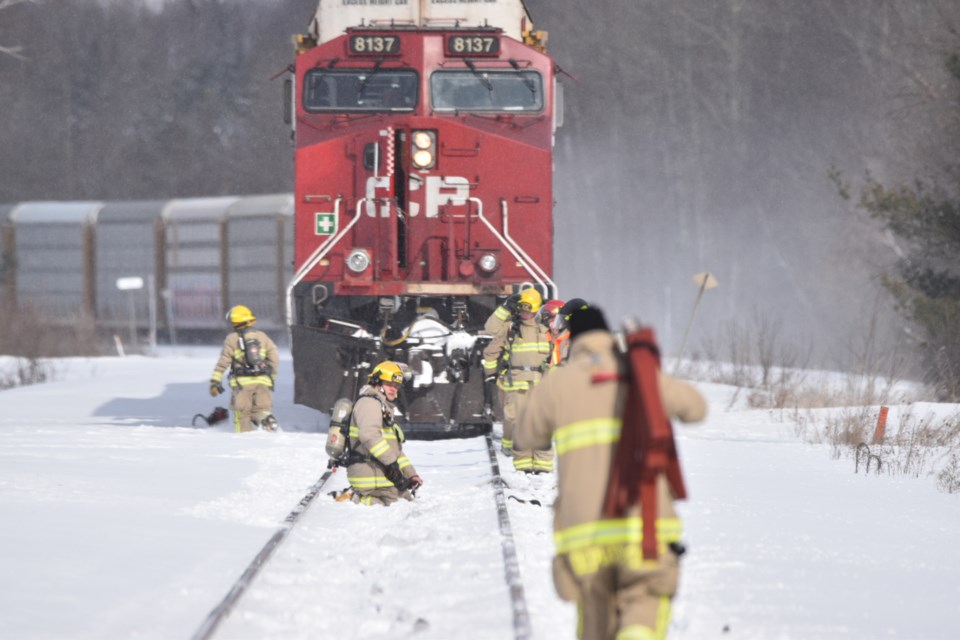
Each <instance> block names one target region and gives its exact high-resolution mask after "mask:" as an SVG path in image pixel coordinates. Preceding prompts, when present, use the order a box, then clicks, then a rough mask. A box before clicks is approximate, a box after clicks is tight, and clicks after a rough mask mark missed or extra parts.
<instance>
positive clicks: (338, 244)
mask: <svg viewBox="0 0 960 640" xmlns="http://www.w3.org/2000/svg"><path fill="white" fill-rule="evenodd" d="M545 40H546V34H545V33H543V32H537V31H534V30H533V27H532V23H531V20H530V16H529V14H528V13H527V11H526V8H525V7H524V5H523V2H522V0H486V1H485V2H483V3H477V2H468V1H467V0H458V1H455V2H446V3H435V2H433V0H411V1H410V2H395V3H392V4H389V5H388V4H376V5H374V3H372V2H371V3H369V4H367V3H365V4H363V5H354V4H353V3H347V2H345V1H344V0H321V1H320V3H319V7H318V9H317V13H316V16H315V19H314V20H313V22H312V26H311V30H310V33H309V34H308V35H304V36H298V38H297V57H296V63H295V65H294V67H293V72H294V77H293V78H292V79H291V81H290V82H289V83H288V88H289V93H288V95H289V96H290V98H291V101H290V105H289V106H290V114H291V116H292V122H293V127H294V141H295V166H296V180H295V201H296V204H295V214H294V215H295V234H296V236H295V246H294V277H293V279H292V281H291V283H290V286H289V288H288V290H287V299H288V323H289V324H290V328H291V334H292V339H293V343H292V353H293V359H294V372H295V376H296V383H295V401H296V402H298V403H300V404H305V405H308V406H311V407H314V408H316V409H318V410H321V411H324V412H329V411H330V409H331V407H332V406H333V405H334V403H335V402H336V400H337V399H339V398H342V397H346V398H354V397H355V396H356V393H357V391H358V390H359V388H360V386H362V384H363V383H364V381H365V380H366V375H367V374H368V373H369V371H370V369H371V368H372V367H373V366H374V365H375V364H376V363H377V362H379V361H381V360H383V359H391V360H394V361H397V362H398V363H402V364H404V365H405V366H406V370H407V375H406V381H405V384H404V386H403V391H402V393H401V400H400V403H399V405H400V406H401V407H402V410H403V411H404V413H405V417H406V419H407V421H408V423H409V425H410V427H411V431H412V432H414V434H415V435H418V436H419V437H431V436H433V437H439V436H444V435H466V434H468V433H473V432H476V431H478V430H485V429H486V428H488V427H489V424H490V423H491V422H492V421H493V420H494V406H495V405H496V403H495V402H493V399H492V398H491V397H490V393H489V392H488V391H487V392H485V389H484V384H483V373H482V368H481V352H482V350H483V346H484V344H485V339H484V337H483V336H482V335H481V334H480V332H481V330H482V328H483V324H484V322H485V320H486V319H487V317H488V316H489V315H490V314H491V313H492V312H493V311H494V309H495V308H496V306H497V304H498V303H499V301H500V300H502V299H503V298H504V297H506V296H509V295H511V294H512V293H514V292H516V291H518V290H520V289H522V288H525V287H529V286H534V287H537V288H538V289H539V290H540V291H541V293H542V294H543V295H544V297H545V298H549V297H555V296H556V287H555V285H554V283H553V281H552V261H553V255H552V252H553V248H552V245H553V224H552V209H553V189H552V174H553V152H552V150H553V140H554V133H555V130H556V127H557V124H558V120H557V117H556V114H557V108H556V105H557V104H558V102H559V95H558V93H559V87H558V85H557V83H556V78H555V66H554V62H553V60H552V59H551V58H550V57H549V56H548V55H547V54H546V53H545V48H544V43H545Z"/></svg>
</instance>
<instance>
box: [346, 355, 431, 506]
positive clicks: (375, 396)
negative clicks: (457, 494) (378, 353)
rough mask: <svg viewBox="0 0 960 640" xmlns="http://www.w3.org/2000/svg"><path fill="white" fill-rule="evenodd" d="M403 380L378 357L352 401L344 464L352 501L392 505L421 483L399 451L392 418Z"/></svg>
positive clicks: (397, 430)
mask: <svg viewBox="0 0 960 640" xmlns="http://www.w3.org/2000/svg"><path fill="white" fill-rule="evenodd" d="M401 384H403V371H402V370H401V369H400V366H399V365H397V363H395V362H391V361H389V360H386V361H384V362H381V363H380V364H378V365H377V366H376V367H374V368H373V371H371V372H370V376H369V378H368V379H367V385H366V386H364V387H363V388H362V389H360V397H359V399H358V400H357V402H356V404H355V405H354V406H353V415H352V417H351V419H350V437H349V453H348V454H347V456H348V457H347V459H346V466H347V480H348V481H349V482H350V490H351V491H352V493H353V496H352V500H353V501H354V502H357V503H360V504H366V505H372V504H382V505H390V504H393V503H394V502H396V501H397V500H399V499H400V498H403V499H404V500H411V499H412V498H413V495H412V494H411V492H412V491H415V490H416V489H417V488H419V487H420V486H421V485H422V484H423V480H422V479H421V478H420V476H419V475H417V470H416V469H414V468H413V465H412V464H411V463H410V460H409V459H408V458H407V456H405V455H404V454H403V441H404V436H403V430H402V429H401V428H400V425H398V424H397V423H396V422H395V421H394V419H393V417H394V406H393V402H394V400H396V399H397V393H399V391H400V385H401Z"/></svg>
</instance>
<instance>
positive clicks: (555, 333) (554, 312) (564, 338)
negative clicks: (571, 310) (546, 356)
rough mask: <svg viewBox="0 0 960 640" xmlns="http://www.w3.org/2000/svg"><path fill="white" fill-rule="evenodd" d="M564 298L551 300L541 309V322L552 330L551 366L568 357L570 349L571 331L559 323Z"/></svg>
mask: <svg viewBox="0 0 960 640" xmlns="http://www.w3.org/2000/svg"><path fill="white" fill-rule="evenodd" d="M563 304H564V303H563V300H549V301H547V302H545V303H543V308H542V309H540V322H542V323H543V326H545V327H546V328H547V329H548V330H549V331H550V366H551V367H555V366H557V365H558V364H560V363H561V362H562V361H564V360H565V359H566V356H567V352H568V351H569V349H570V332H569V331H567V329H566V326H561V325H560V324H558V323H557V318H558V317H560V309H561V308H563Z"/></svg>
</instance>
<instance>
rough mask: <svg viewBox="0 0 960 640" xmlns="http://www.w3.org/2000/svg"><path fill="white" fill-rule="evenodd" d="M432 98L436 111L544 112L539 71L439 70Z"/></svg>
mask: <svg viewBox="0 0 960 640" xmlns="http://www.w3.org/2000/svg"><path fill="white" fill-rule="evenodd" d="M430 99H431V102H432V103H433V108H434V109H435V110H436V111H510V112H516V111H541V110H542V109H543V78H542V77H541V75H540V74H539V73H538V72H536V71H487V70H466V71H437V72H435V73H434V74H433V75H431V76H430Z"/></svg>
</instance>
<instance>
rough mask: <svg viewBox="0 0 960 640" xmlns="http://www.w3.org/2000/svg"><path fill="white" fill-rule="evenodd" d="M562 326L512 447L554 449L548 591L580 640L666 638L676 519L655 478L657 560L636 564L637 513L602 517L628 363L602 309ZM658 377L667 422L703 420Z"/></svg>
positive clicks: (686, 390) (701, 412)
mask: <svg viewBox="0 0 960 640" xmlns="http://www.w3.org/2000/svg"><path fill="white" fill-rule="evenodd" d="M569 322H570V333H571V339H572V342H571V348H570V359H569V360H568V362H567V363H566V364H565V365H564V366H562V367H560V368H558V369H557V370H555V371H553V372H551V374H550V375H549V376H547V377H546V379H545V380H544V381H543V382H542V383H541V384H540V385H538V386H537V388H536V389H534V390H533V391H532V392H531V394H530V398H529V400H528V401H527V404H526V407H525V410H524V412H523V415H522V416H521V419H520V422H519V424H518V426H517V432H516V441H515V443H514V446H515V447H518V448H527V449H529V448H537V447H543V446H546V445H547V443H549V442H550V441H551V439H552V438H553V439H555V441H556V447H557V454H558V461H557V467H558V469H557V475H558V487H557V501H556V504H555V509H556V512H555V514H554V543H555V546H556V556H555V558H554V567H553V576H554V584H555V585H556V588H557V593H558V594H559V595H560V597H561V598H563V599H564V600H568V601H572V602H576V603H577V608H578V627H579V636H578V637H580V638H583V639H589V640H613V639H614V638H617V639H623V638H664V637H665V634H666V627H667V624H668V622H669V619H670V603H671V600H672V598H673V595H674V594H675V593H676V588H677V579H678V575H679V566H678V558H679V554H680V553H682V546H681V545H680V544H679V542H680V521H679V519H678V518H677V516H676V514H675V512H674V508H673V501H672V497H671V495H670V491H669V489H668V486H667V482H666V480H665V478H663V477H662V476H661V477H659V478H657V487H656V491H657V494H658V498H657V500H658V502H657V512H658V515H657V522H656V530H657V536H658V545H657V547H658V551H659V553H658V555H657V559H656V560H645V559H643V555H642V552H641V547H640V545H641V537H642V536H641V532H642V529H643V525H642V519H641V517H640V512H639V510H636V509H635V508H634V509H633V510H631V511H628V514H627V516H626V517H624V518H618V519H606V518H604V517H603V516H602V512H603V503H604V499H605V496H606V489H607V483H608V479H609V477H610V471H611V464H612V461H613V459H614V454H615V447H616V445H617V442H618V440H619V437H620V425H621V416H622V412H623V410H624V402H625V399H626V395H627V389H626V382H624V381H622V380H621V378H620V377H619V376H622V375H623V373H624V372H625V366H626V364H625V362H624V359H623V357H622V356H621V354H620V353H619V351H618V347H617V343H616V341H615V338H614V336H613V335H612V334H611V333H610V331H609V330H608V329H607V323H606V320H605V319H604V316H603V314H602V313H601V312H600V310H598V309H596V308H593V307H590V308H586V309H578V310H576V311H574V312H573V313H572V314H571V316H570V321H569ZM613 374H619V376H617V375H613ZM657 376H658V386H659V390H660V394H661V397H662V400H663V407H664V411H665V413H666V414H667V415H668V417H673V418H679V419H680V420H682V421H683V422H696V421H699V420H702V419H703V417H704V416H705V414H706V403H705V402H704V399H703V397H702V396H701V395H700V394H699V393H698V392H697V391H696V390H695V389H694V388H693V387H691V386H690V385H688V384H686V383H684V382H680V381H679V380H674V379H672V378H670V377H668V376H666V375H665V374H663V373H662V372H660V371H659V370H658V371H657ZM604 379H605V380H606V382H603V383H598V382H597V380H604Z"/></svg>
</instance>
